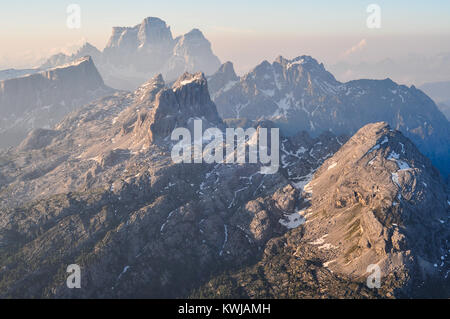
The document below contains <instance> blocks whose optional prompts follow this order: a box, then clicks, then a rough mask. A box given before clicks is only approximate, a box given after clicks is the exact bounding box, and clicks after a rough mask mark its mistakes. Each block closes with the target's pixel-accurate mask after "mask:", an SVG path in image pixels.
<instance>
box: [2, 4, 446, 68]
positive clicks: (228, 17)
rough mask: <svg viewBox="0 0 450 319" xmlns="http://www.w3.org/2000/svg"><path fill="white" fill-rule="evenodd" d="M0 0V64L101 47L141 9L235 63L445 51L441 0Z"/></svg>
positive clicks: (22, 63)
mask: <svg viewBox="0 0 450 319" xmlns="http://www.w3.org/2000/svg"><path fill="white" fill-rule="evenodd" d="M0 2H1V4H0V9H1V10H0V30H1V31H0V43H1V45H0V67H5V66H6V65H9V66H15V67H20V66H25V65H27V64H30V63H37V62H36V61H37V60H38V58H39V57H41V58H42V56H45V55H47V54H50V53H55V52H57V51H58V50H61V49H63V50H64V49H67V50H68V49H69V48H72V47H74V46H75V45H76V44H77V43H79V42H80V41H81V39H85V40H87V41H89V42H91V43H93V44H94V45H96V46H98V47H99V49H103V47H104V46H105V44H106V42H107V39H108V37H109V35H110V32H111V27H112V26H116V25H119V26H131V25H135V24H138V23H139V22H140V21H141V20H142V19H143V18H144V17H146V16H156V17H160V18H162V19H163V20H165V21H166V22H167V23H168V24H169V25H170V26H171V28H172V32H173V33H174V36H177V35H179V34H182V33H185V32H187V31H189V30H190V29H192V28H194V27H197V28H199V29H201V30H202V31H203V32H204V33H205V35H206V36H207V37H208V39H210V41H211V42H212V44H213V48H214V50H215V52H216V53H217V54H218V56H219V57H220V58H221V59H222V60H229V59H233V60H236V61H235V63H236V64H237V68H238V69H242V70H245V69H246V68H249V67H250V65H251V63H253V62H252V61H251V60H252V59H253V60H256V61H255V62H254V63H253V64H256V62H257V60H258V59H263V58H267V59H271V58H273V56H275V55H277V54H278V53H282V54H286V55H298V54H303V53H306V54H313V55H315V56H318V57H319V58H321V59H324V60H326V61H325V62H327V61H328V62H330V63H334V62H336V61H338V60H339V59H343V58H344V57H345V52H346V50H349V49H350V48H351V47H353V46H355V45H357V44H358V43H360V41H362V40H364V39H365V40H366V45H365V46H366V48H370V50H368V52H365V54H364V55H361V56H358V55H357V54H356V55H355V57H353V58H354V59H364V58H367V59H383V58H385V57H388V56H391V55H399V54H405V53H407V52H413V53H418V54H437V53H440V52H449V51H450V1H449V0H428V1H424V0H416V1H414V0H409V1H407V0H389V1H387V0H384V1H375V0H370V1H364V0H339V1H336V0H313V1H301V0H277V1H274V0H259V1H245V0H227V1H225V0H222V1H215V0H190V1H186V0H183V1H182V0H172V1H170V0H167V1H161V0H157V1H153V0H150V1H138V0H128V1H114V0H109V1H106V0H99V1H87V0H72V1H61V0H58V1H57V0H40V1H33V2H31V1H25V0H15V1H9V0H8V1H5V0H0ZM30 2H31V3H30ZM71 3H77V4H79V5H80V6H81V9H82V16H81V18H82V28H81V29H79V30H71V29H68V28H67V27H66V18H67V14H66V8H67V5H69V4H71ZM371 3H376V4H378V5H380V7H381V9H382V12H381V14H382V16H381V17H382V20H381V21H382V27H381V29H376V30H374V29H368V28H367V27H366V19H367V16H368V13H366V8H367V6H368V5H369V4H371ZM375 44H376V45H375ZM415 47H417V50H416V51H413V50H414V48H415ZM297 52H298V53H297ZM33 59H34V61H33Z"/></svg>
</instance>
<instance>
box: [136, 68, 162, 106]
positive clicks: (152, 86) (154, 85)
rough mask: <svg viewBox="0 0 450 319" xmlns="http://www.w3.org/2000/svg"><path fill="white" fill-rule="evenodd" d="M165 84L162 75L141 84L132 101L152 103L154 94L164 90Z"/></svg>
mask: <svg viewBox="0 0 450 319" xmlns="http://www.w3.org/2000/svg"><path fill="white" fill-rule="evenodd" d="M165 85H166V84H165V82H164V79H163V76H162V74H157V75H155V76H154V77H153V78H152V79H150V80H148V81H147V82H145V83H144V84H142V85H141V86H140V87H139V88H138V89H137V90H136V91H135V92H134V99H135V101H136V102H138V103H141V104H142V103H143V102H144V101H147V102H148V103H152V102H153V101H154V99H155V97H156V94H157V93H158V92H159V91H161V89H163V88H164V86H165Z"/></svg>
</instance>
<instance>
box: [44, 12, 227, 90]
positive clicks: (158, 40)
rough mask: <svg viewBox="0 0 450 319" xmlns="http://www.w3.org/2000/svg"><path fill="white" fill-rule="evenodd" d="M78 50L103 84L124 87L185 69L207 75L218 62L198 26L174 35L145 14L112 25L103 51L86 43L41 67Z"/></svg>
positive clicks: (65, 59) (171, 77) (170, 78)
mask: <svg viewBox="0 0 450 319" xmlns="http://www.w3.org/2000/svg"><path fill="white" fill-rule="evenodd" d="M80 54H88V55H91V56H92V57H93V59H94V61H95V64H96V65H97V67H98V69H99V72H100V74H101V75H102V77H103V79H104V80H105V83H106V84H107V85H110V86H112V87H114V88H118V89H126V90H135V89H136V88H137V87H138V86H140V85H141V84H142V83H144V82H145V81H146V80H147V79H149V78H151V77H153V76H155V75H157V74H159V73H161V74H162V75H163V77H164V78H165V79H166V80H168V81H169V82H171V81H174V80H176V79H177V78H178V77H179V76H180V75H182V74H183V73H185V72H203V73H205V74H208V75H210V74H213V73H214V72H216V71H217V69H218V68H219V66H220V61H219V59H218V58H217V57H216V56H215V55H214V53H213V52H212V50H211V44H210V42H209V41H208V40H207V39H206V38H205V37H204V36H203V34H202V33H201V31H200V30H198V29H193V30H192V31H190V32H188V33H186V34H184V35H182V36H179V37H177V38H175V39H174V38H173V36H172V32H171V31H170V27H169V26H167V24H166V22H164V21H163V20H161V19H159V18H155V17H148V18H145V19H144V20H143V21H142V23H140V24H138V25H136V26H134V27H113V30H112V35H111V37H110V39H109V41H108V43H107V45H106V47H105V49H104V50H103V52H100V51H99V50H97V49H96V48H95V47H93V46H92V45H90V44H86V45H85V46H84V47H83V48H81V49H80V51H79V52H78V53H76V54H74V55H72V56H67V55H64V54H58V55H55V56H53V57H51V58H50V59H49V60H48V61H47V62H46V63H45V64H44V65H43V66H42V67H41V68H48V67H51V66H57V65H60V64H61V63H67V62H68V61H72V60H74V59H76V58H78V57H79V55H80Z"/></svg>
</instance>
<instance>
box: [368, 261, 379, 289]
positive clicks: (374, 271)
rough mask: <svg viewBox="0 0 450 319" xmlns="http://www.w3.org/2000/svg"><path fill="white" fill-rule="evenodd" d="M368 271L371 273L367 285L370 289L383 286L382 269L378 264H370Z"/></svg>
mask: <svg viewBox="0 0 450 319" xmlns="http://www.w3.org/2000/svg"><path fill="white" fill-rule="evenodd" d="M366 272H368V273H370V275H369V276H367V282H366V284H367V287H368V288H370V289H373V288H380V287H381V269H380V266H378V265H377V264H370V265H369V266H367V269H366Z"/></svg>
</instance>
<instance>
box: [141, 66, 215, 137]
mask: <svg viewBox="0 0 450 319" xmlns="http://www.w3.org/2000/svg"><path fill="white" fill-rule="evenodd" d="M194 119H201V120H202V121H203V126H204V127H205V128H208V127H216V126H221V125H222V120H221V118H220V117H219V114H218V113H217V109H216V106H215V104H214V103H213V102H212V101H211V98H210V96H209V91H208V84H207V80H206V78H205V75H204V74H203V73H200V72H199V73H195V74H190V73H184V74H183V75H182V76H180V77H179V78H178V80H177V81H175V83H174V84H173V86H172V88H171V89H163V90H161V91H160V92H159V93H158V95H157V96H156V99H155V108H154V109H153V111H152V114H151V115H150V116H149V121H150V122H151V123H150V131H151V132H152V139H155V138H157V137H162V138H166V137H167V136H169V135H170V134H171V132H172V131H173V129H175V128H176V127H186V128H189V129H191V128H192V125H193V120H194Z"/></svg>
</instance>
